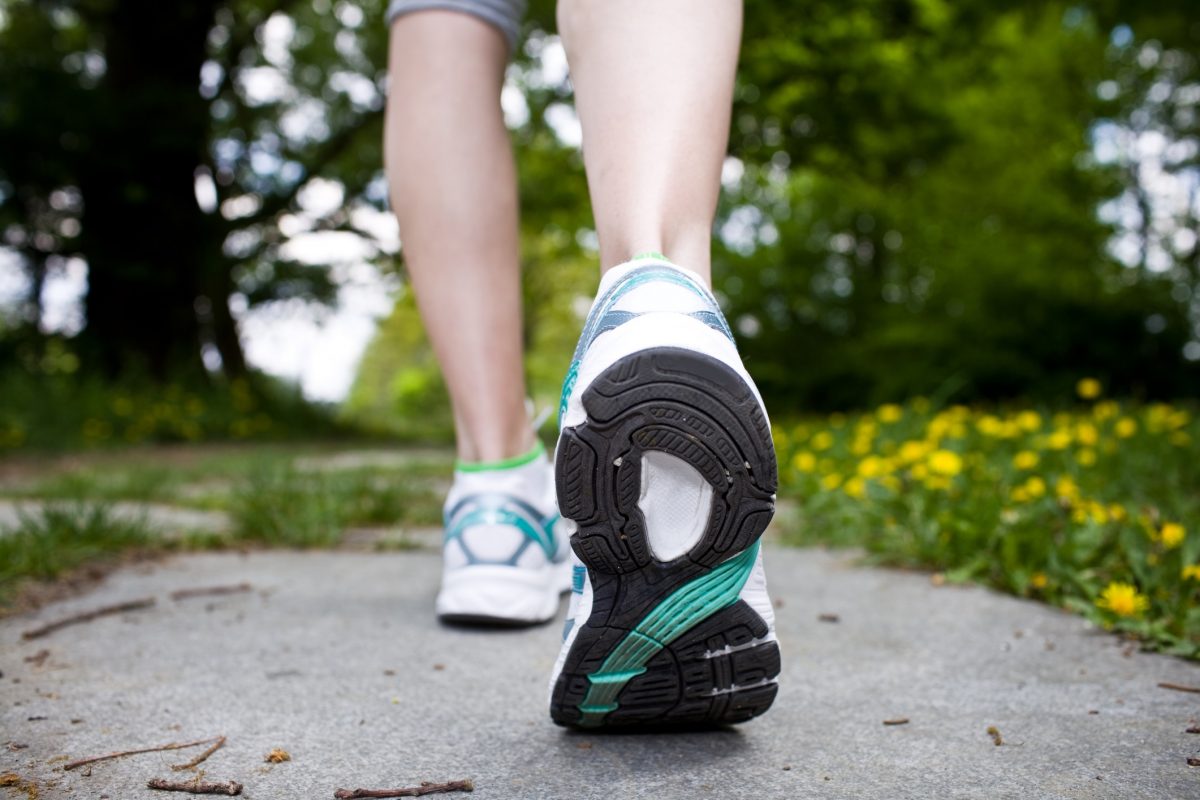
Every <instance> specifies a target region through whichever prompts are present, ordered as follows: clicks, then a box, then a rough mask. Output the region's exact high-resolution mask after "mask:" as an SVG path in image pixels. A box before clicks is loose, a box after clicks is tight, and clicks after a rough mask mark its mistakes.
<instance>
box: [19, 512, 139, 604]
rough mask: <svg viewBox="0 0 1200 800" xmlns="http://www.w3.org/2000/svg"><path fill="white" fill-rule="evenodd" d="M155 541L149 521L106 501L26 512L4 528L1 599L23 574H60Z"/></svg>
mask: <svg viewBox="0 0 1200 800" xmlns="http://www.w3.org/2000/svg"><path fill="white" fill-rule="evenodd" d="M152 542H153V535H152V532H151V531H150V529H149V527H148V526H147V525H146V523H145V522H144V521H143V520H141V519H136V518H129V517H125V516H118V515H116V514H114V513H113V512H112V510H111V509H109V508H107V507H105V506H102V505H95V504H87V503H82V502H79V503H74V504H62V505H58V504H56V505H49V506H46V507H44V508H43V509H41V510H40V511H38V512H37V513H22V514H21V517H20V523H19V524H18V525H17V526H15V527H14V528H12V529H9V530H0V600H7V599H8V597H9V596H10V595H11V593H12V592H13V590H14V589H15V588H16V586H17V584H18V582H19V581H21V580H23V579H26V578H33V579H40V580H49V579H51V578H56V577H58V576H59V575H62V574H64V573H65V572H67V571H69V570H71V569H74V568H75V567H78V566H80V565H82V564H85V563H90V562H94V561H97V560H101V559H104V558H110V557H113V556H116V555H119V554H121V553H124V552H127V551H129V550H132V549H137V548H143V547H148V546H150V545H151V543H152Z"/></svg>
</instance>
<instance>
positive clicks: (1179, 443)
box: [1167, 431, 1192, 447]
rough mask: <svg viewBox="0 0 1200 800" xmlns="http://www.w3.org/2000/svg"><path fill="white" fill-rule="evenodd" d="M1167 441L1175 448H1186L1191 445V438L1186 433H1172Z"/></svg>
mask: <svg viewBox="0 0 1200 800" xmlns="http://www.w3.org/2000/svg"><path fill="white" fill-rule="evenodd" d="M1167 441H1168V442H1170V443H1171V444H1173V445H1175V446H1176V447H1187V446H1188V445H1189V444H1191V443H1192V437H1191V436H1189V435H1188V432H1187V431H1172V432H1171V435H1170V436H1168V437H1167Z"/></svg>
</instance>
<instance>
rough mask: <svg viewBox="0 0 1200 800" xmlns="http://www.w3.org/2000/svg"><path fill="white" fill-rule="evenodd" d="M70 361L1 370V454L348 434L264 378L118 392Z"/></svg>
mask: <svg viewBox="0 0 1200 800" xmlns="http://www.w3.org/2000/svg"><path fill="white" fill-rule="evenodd" d="M64 353H65V354H64V355H63V356H62V357H61V359H59V361H65V363H66V365H67V367H68V368H60V367H59V366H56V365H57V364H58V363H59V361H46V360H45V359H43V361H42V362H40V364H39V365H33V366H29V365H21V366H15V367H9V368H7V369H4V368H0V383H2V384H3V386H4V391H3V392H0V453H3V452H5V451H11V450H15V449H18V448H32V449H42V450H46V449H52V450H58V449H66V448H78V447H88V448H91V447H110V446H113V445H127V444H140V443H144V442H199V441H212V440H258V441H265V440H278V439H288V438H295V437H297V436H304V437H306V438H312V437H313V436H314V435H321V434H325V435H331V436H332V435H334V434H338V433H341V434H345V433H347V432H348V431H347V429H346V428H345V426H341V425H338V424H337V423H336V422H335V421H334V420H333V419H332V418H331V415H330V413H329V412H328V410H327V409H324V408H321V407H319V406H314V405H313V404H311V403H308V402H307V401H306V400H305V399H304V398H303V397H302V396H301V395H300V393H299V390H298V389H297V388H295V387H292V386H288V385H285V384H282V383H280V382H278V381H276V380H274V379H271V378H268V377H265V376H260V375H250V376H248V377H246V378H237V379H234V380H233V381H230V382H228V383H224V382H219V383H205V382H201V381H197V380H196V379H195V377H194V376H188V375H185V376H184V377H183V379H182V380H180V381H178V382H168V383H167V384H166V385H161V384H159V383H158V382H157V381H155V380H152V379H150V378H145V379H134V378H132V377H130V378H127V379H126V380H125V381H123V382H122V383H121V384H120V386H119V387H114V386H113V385H112V383H111V382H110V381H109V380H107V379H105V378H103V377H100V376H98V375H95V374H84V375H81V374H78V373H76V372H75V370H74V369H73V368H69V367H71V364H72V362H71V360H70V359H71V358H73V356H70V354H69V351H64ZM49 357H50V356H47V358H49ZM55 358H58V357H55ZM47 365H49V366H47Z"/></svg>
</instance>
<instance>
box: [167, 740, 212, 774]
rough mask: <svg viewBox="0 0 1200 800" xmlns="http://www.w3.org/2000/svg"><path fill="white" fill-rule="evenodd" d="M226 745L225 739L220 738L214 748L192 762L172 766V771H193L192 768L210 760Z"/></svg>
mask: <svg viewBox="0 0 1200 800" xmlns="http://www.w3.org/2000/svg"><path fill="white" fill-rule="evenodd" d="M224 745H225V737H224V736H218V737H217V741H216V742H214V743H213V746H212V747H210V748H208V749H207V750H205V751H204V752H203V753H201V754H200V755H198V756H196V757H195V758H193V759H192V760H191V761H189V762H187V763H186V764H172V765H171V769H173V770H175V771H176V772H179V771H180V770H184V769H191V768H192V767H194V766H196V765H197V764H199V763H201V762H203V761H204V759H206V758H208V757H209V756H211V755H212V754H213V753H215V752H217V751H218V750H220V749H221V748H222V747H223V746H224Z"/></svg>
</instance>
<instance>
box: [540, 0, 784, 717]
mask: <svg viewBox="0 0 1200 800" xmlns="http://www.w3.org/2000/svg"><path fill="white" fill-rule="evenodd" d="M740 15H741V9H740V4H738V3H734V2H714V3H704V4H700V3H689V2H682V1H681V0H654V1H653V2H639V3H634V2H630V0H560V4H559V19H560V28H561V30H562V33H563V35H564V41H565V43H566V46H567V58H568V62H569V63H570V65H571V70H572V75H573V80H574V84H575V88H576V104H577V107H578V108H579V113H580V118H581V121H582V124H583V143H584V157H585V165H586V167H587V173H588V181H589V187H590V190H591V195H592V205H593V208H594V210H595V215H596V226H597V231H598V234H599V239H600V254H601V255H600V257H601V267H602V270H603V271H604V274H603V277H602V278H601V282H600V290H599V293H598V296H597V298H596V301H595V303H594V304H593V306H592V310H591V313H590V314H589V316H588V320H587V322H586V323H585V325H584V330H583V335H582V337H581V339H580V343H579V347H578V348H577V350H576V354H575V358H574V359H573V361H572V364H571V366H570V369H569V370H568V374H567V379H566V381H565V382H564V387H563V398H562V404H561V407H560V429H561V434H560V438H559V443H558V450H557V454H556V472H557V484H558V499H559V506H560V508H561V510H562V513H563V516H564V517H566V518H567V519H569V520H570V521H571V523H572V525H573V526H574V528H575V532H574V535H573V537H572V544H573V548H574V551H575V553H576V554H577V555H578V557H579V559H580V563H578V564H577V565H576V567H575V578H576V581H575V585H574V586H573V589H574V590H575V593H574V594H573V597H572V610H571V613H570V619H569V623H568V628H567V633H566V636H565V637H564V643H563V648H562V651H561V653H560V655H559V659H558V662H557V664H556V666H555V672H554V676H553V677H552V685H551V701H550V712H551V716H552V717H553V719H554V720H555V721H556V722H558V723H559V724H563V725H570V726H577V727H584V728H622V727H646V726H651V727H653V726H677V725H711V724H727V723H733V722H742V721H745V720H747V719H750V718H752V717H754V716H756V715H758V714H761V713H762V712H764V711H765V710H766V709H767V708H768V707H769V706H770V705H771V703H772V702H773V700H774V698H775V694H776V691H777V684H776V676H777V675H778V674H779V668H780V666H779V648H778V645H777V643H776V641H775V636H774V629H773V621H774V616H773V611H772V607H771V603H770V600H769V598H768V597H767V592H766V579H765V577H764V573H763V570H762V562H761V554H760V549H759V541H758V540H759V537H760V536H761V535H762V532H763V530H764V529H765V528H766V525H767V523H768V522H769V520H770V519H771V516H772V514H773V513H774V500H775V488H776V483H777V476H776V465H775V454H774V448H773V446H772V443H771V434H770V424H769V422H768V420H767V416H766V411H765V409H764V408H763V405H762V400H761V398H760V397H759V394H758V391H757V389H756V388H755V386H754V383H753V381H752V380H751V378H750V376H749V374H748V373H747V372H746V370H745V367H744V366H743V365H742V362H741V359H740V358H739V357H738V354H737V348H736V346H735V344H734V341H733V335H732V333H731V332H730V330H729V326H728V325H727V323H726V322H725V319H724V317H723V316H722V314H721V310H720V308H719V307H718V305H717V303H716V300H715V299H714V298H713V295H712V293H711V292H710V290H709V288H708V286H709V283H710V278H709V271H710V267H709V260H710V257H709V248H710V240H711V226H712V217H713V213H714V210H715V207H716V199H717V192H718V190H719V178H720V167H721V162H722V159H723V157H724V153H725V147H726V138H727V136H728V122H729V105H730V102H731V97H732V84H733V73H734V66H735V62H736V58H737V40H738V37H739V33H740V21H741V16H740ZM643 250H657V251H660V252H661V253H664V254H665V255H666V258H664V257H662V255H660V254H658V253H653V254H650V255H646V256H636V255H635V254H636V253H638V252H639V251H643ZM668 259H669V260H668ZM672 262H674V263H672ZM676 264H679V265H681V266H676Z"/></svg>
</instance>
